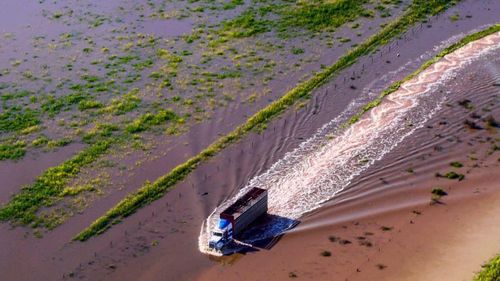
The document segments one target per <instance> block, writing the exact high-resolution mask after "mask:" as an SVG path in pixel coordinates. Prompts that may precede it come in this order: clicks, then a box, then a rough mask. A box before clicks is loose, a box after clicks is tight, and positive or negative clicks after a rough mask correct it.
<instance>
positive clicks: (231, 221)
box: [208, 187, 267, 251]
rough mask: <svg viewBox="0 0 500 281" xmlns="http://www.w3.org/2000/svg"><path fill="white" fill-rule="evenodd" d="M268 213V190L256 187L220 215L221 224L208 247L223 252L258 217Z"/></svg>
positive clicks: (218, 225) (212, 235) (214, 232)
mask: <svg viewBox="0 0 500 281" xmlns="http://www.w3.org/2000/svg"><path fill="white" fill-rule="evenodd" d="M266 212H267V190H265V189H262V188H257V187H254V188H252V189H250V190H249V191H248V192H247V193H245V194H244V195H243V196H241V197H240V198H238V199H237V200H236V202H234V203H233V204H231V206H229V207H227V208H226V209H225V210H224V211H222V212H221V213H220V214H219V222H218V224H217V227H216V229H215V230H214V231H213V232H212V233H211V236H210V239H209V242H208V246H209V247H210V248H211V249H213V250H216V251H222V249H223V248H224V246H226V245H227V244H228V243H229V242H231V241H234V240H235V239H236V238H237V237H238V235H239V234H241V233H242V231H243V230H244V229H245V228H246V227H248V226H249V225H250V224H251V223H252V222H254V221H255V220H256V219H257V218H258V217H260V216H261V215H263V214H265V213H266Z"/></svg>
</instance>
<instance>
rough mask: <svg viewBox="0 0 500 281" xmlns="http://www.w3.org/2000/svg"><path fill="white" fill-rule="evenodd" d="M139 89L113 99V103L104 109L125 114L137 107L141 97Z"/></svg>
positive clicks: (116, 113) (115, 113)
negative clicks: (138, 94)
mask: <svg viewBox="0 0 500 281" xmlns="http://www.w3.org/2000/svg"><path fill="white" fill-rule="evenodd" d="M138 92H139V89H134V90H132V91H130V92H129V93H127V94H125V95H123V96H121V97H120V98H116V99H113V100H112V101H111V104H110V105H109V106H107V107H105V108H103V109H102V110H104V111H105V112H110V113H112V114H114V115H123V114H125V113H127V112H130V111H132V110H134V109H135V108H137V107H138V106H139V104H140V103H141V99H140V98H139V97H138V96H137V93H138Z"/></svg>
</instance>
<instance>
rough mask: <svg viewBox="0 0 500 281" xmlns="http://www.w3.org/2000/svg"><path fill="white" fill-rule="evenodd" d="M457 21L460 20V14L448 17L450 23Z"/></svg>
mask: <svg viewBox="0 0 500 281" xmlns="http://www.w3.org/2000/svg"><path fill="white" fill-rule="evenodd" d="M459 19H460V14H458V13H457V14H454V15H451V16H450V20H451V21H457V20H459Z"/></svg>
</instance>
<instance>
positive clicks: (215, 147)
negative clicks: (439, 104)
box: [73, 0, 457, 241]
mask: <svg viewBox="0 0 500 281" xmlns="http://www.w3.org/2000/svg"><path fill="white" fill-rule="evenodd" d="M456 2H457V1H450V0H429V1H426V0H414V1H413V2H412V4H411V5H410V7H409V8H408V10H407V11H406V12H405V13H404V14H403V15H402V16H401V17H399V18H398V19H396V20H395V21H394V22H392V23H391V24H389V25H387V26H386V27H384V28H383V29H382V30H381V31H380V32H379V33H377V34H375V35H374V36H372V37H370V38H368V39H367V40H366V41H365V42H364V43H362V44H360V45H358V46H357V47H356V48H354V49H353V50H351V51H350V52H349V53H347V54H346V55H344V56H343V57H341V58H340V59H339V60H338V61H337V62H336V63H335V64H333V65H332V66H330V67H328V68H327V69H325V70H323V71H322V72H319V73H317V74H315V75H314V77H312V78H311V79H309V80H308V81H306V82H303V83H301V84H299V85H298V86H296V87H295V88H294V89H292V90H290V91H289V92H288V93H286V94H285V95H284V96H282V97H281V98H280V99H278V100H276V101H274V102H273V103H271V104H270V105H268V106H267V107H265V108H263V109H262V110H260V111H259V112H257V113H256V114H254V115H253V116H252V117H250V118H249V119H248V120H247V121H246V122H245V123H244V124H243V125H241V126H239V127H237V128H236V129H235V130H234V131H233V132H231V133H229V134H227V135H226V136H223V137H221V138H220V139H218V140H217V141H215V142H214V143H213V144H211V145H210V146H209V147H208V148H206V149H205V150H203V151H202V152H200V153H199V154H198V155H196V156H194V157H192V158H191V159H189V160H187V161H186V162H184V163H183V164H180V165H179V166H177V167H175V168H174V169H173V170H172V171H170V172H169V173H168V174H166V175H164V176H162V177H160V178H159V179H157V180H156V181H155V182H154V183H147V184H146V185H144V186H143V187H141V188H140V189H139V190H138V191H137V192H134V193H131V194H129V195H128V196H127V197H125V198H124V199H123V200H122V201H120V202H119V203H118V204H117V205H116V206H115V207H113V208H111V209H110V210H109V211H107V212H106V213H105V214H104V215H103V216H101V217H99V218H98V219H97V220H95V221H94V222H93V223H92V224H91V225H90V226H89V227H87V228H86V229H85V230H83V231H82V232H80V233H79V234H78V235H76V236H75V237H74V238H73V239H74V240H79V241H85V240H87V239H89V238H90V237H92V236H94V235H97V234H101V233H103V232H104V231H106V230H107V229H109V228H110V227H111V226H112V225H113V224H115V223H118V222H119V221H120V219H122V218H124V217H127V216H129V215H130V214H132V213H134V212H135V211H137V210H138V209H139V208H141V207H142V206H145V205H147V204H149V203H151V202H153V201H154V200H157V199H159V198H161V197H162V196H163V195H164V194H165V193H166V192H168V191H169V190H170V189H172V188H174V185H175V184H176V183H178V182H179V181H181V180H183V179H184V178H185V177H186V176H187V175H188V174H189V173H190V172H191V171H192V170H193V169H195V168H196V167H197V166H198V165H199V164H200V163H202V162H203V161H205V160H207V159H210V158H211V157H213V156H214V155H215V154H217V153H218V152H219V151H221V150H222V149H224V148H225V147H227V146H228V145H230V144H232V143H234V142H236V141H238V140H240V139H241V138H243V136H244V135H245V134H247V133H248V132H250V131H252V130H254V129H258V128H259V127H260V126H264V125H266V124H267V123H268V122H270V120H271V119H272V118H274V117H276V116H278V115H279V114H281V113H282V112H284V111H285V110H286V109H288V108H289V107H291V106H292V105H293V104H295V103H296V102H297V101H298V100H300V99H302V98H305V97H307V96H309V95H310V94H311V92H312V91H313V90H314V89H316V88H317V87H319V86H321V85H323V84H324V83H326V82H327V81H328V80H329V79H330V78H331V77H332V76H334V75H335V74H338V73H339V72H340V71H341V70H343V69H345V68H347V67H349V66H350V65H352V64H354V63H355V62H356V61H357V60H358V58H360V57H362V56H364V55H367V54H370V53H372V52H373V51H375V50H376V49H377V48H378V47H380V46H382V45H384V44H386V43H387V42H389V40H390V39H392V38H394V37H396V36H398V35H401V34H403V33H404V32H405V31H407V30H408V28H409V27H411V26H412V25H414V24H415V23H418V22H420V21H422V20H423V19H425V18H427V17H428V16H430V15H435V14H437V13H439V12H441V11H443V10H445V9H446V8H447V7H449V6H450V5H452V4H455V3H456Z"/></svg>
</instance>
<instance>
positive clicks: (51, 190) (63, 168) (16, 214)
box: [0, 141, 111, 227]
mask: <svg viewBox="0 0 500 281" xmlns="http://www.w3.org/2000/svg"><path fill="white" fill-rule="evenodd" d="M110 144H111V143H110V142H109V141H103V142H98V143H95V144H93V145H91V146H90V147H88V148H86V149H85V150H83V151H81V152H80V153H78V154H77V155H76V156H74V157H73V158H71V159H70V160H67V161H65V162H64V163H63V164H61V165H59V166H56V167H53V168H50V169H48V170H47V171H45V172H44V173H43V174H42V175H41V176H39V177H38V178H37V179H36V180H35V182H34V183H33V184H30V185H27V186H24V187H23V188H22V190H21V191H20V192H19V193H17V194H16V195H14V196H13V197H12V198H11V200H10V201H9V202H8V203H7V204H5V205H3V206H2V207H1V208H0V221H11V222H17V223H22V224H25V225H30V224H31V225H32V226H33V227H36V226H38V225H40V224H41V225H43V224H44V221H43V219H42V218H40V217H38V216H37V211H38V210H39V209H40V208H42V207H48V206H51V205H52V204H53V203H54V202H55V201H57V200H58V199H59V198H61V197H62V196H63V195H64V194H66V193H67V191H65V187H66V185H67V183H68V182H69V181H70V180H71V179H72V178H73V177H75V176H76V175H77V174H78V173H79V172H80V169H81V168H82V167H83V166H85V165H87V164H89V163H92V162H93V161H95V160H96V159H97V158H98V157H100V156H101V155H103V154H104V153H105V152H106V151H107V150H108V148H109V147H110Z"/></svg>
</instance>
